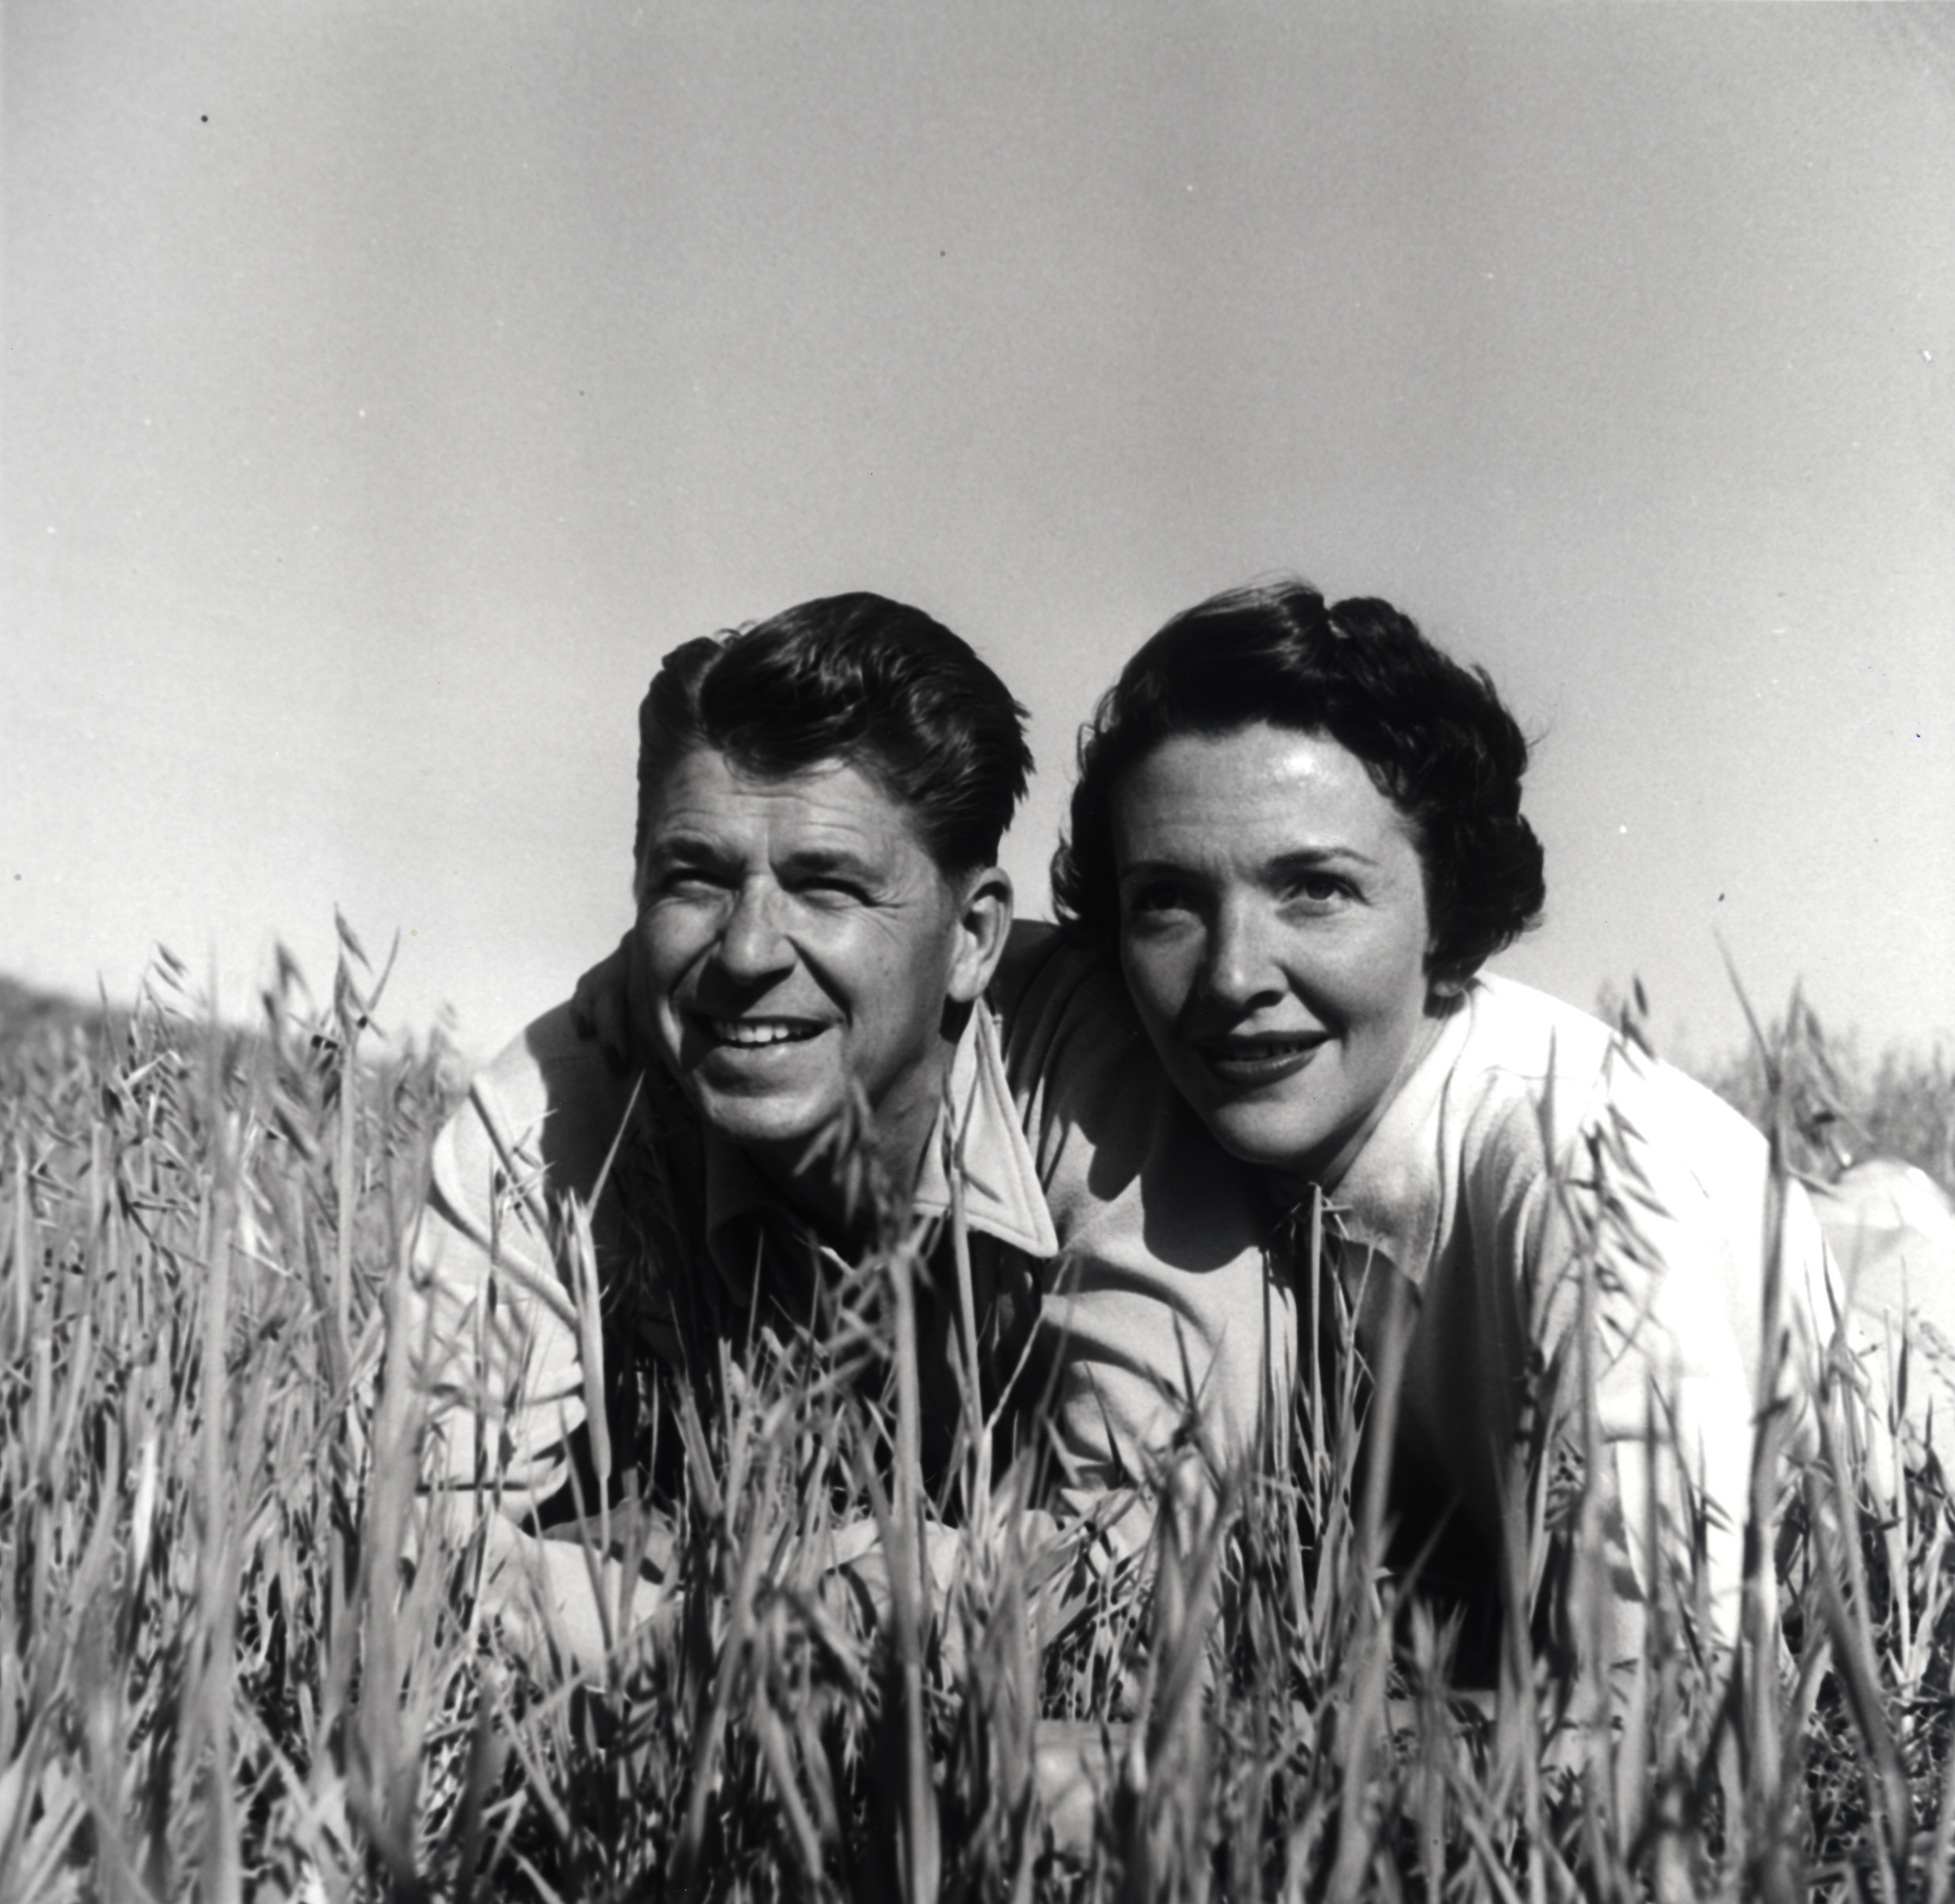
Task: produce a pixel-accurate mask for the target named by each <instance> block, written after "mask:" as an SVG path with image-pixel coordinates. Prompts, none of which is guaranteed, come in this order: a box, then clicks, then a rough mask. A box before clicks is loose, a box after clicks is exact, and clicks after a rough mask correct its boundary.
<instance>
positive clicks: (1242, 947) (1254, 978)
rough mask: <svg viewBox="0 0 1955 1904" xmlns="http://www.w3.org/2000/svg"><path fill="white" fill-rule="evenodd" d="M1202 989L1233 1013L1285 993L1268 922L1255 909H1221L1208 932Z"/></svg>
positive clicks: (1250, 907) (1238, 907)
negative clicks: (1282, 992)
mask: <svg viewBox="0 0 1955 1904" xmlns="http://www.w3.org/2000/svg"><path fill="white" fill-rule="evenodd" d="M1201 986H1202V990H1203V991H1204V992H1205V994H1206V995H1207V996H1208V997H1209V998H1211V999H1212V1001H1213V1002H1214V1003H1217V1004H1218V1005H1223V1006H1225V1007H1227V1008H1228V1009H1230V1010H1231V1011H1238V1012H1240V1011H1247V1010H1249V1009H1250V1008H1251V1007H1252V1006H1254V1005H1256V1004H1259V1003H1262V1001H1264V1000H1265V999H1267V998H1269V997H1271V996H1278V995H1280V994H1281V991H1282V990H1283V978H1282V974H1281V971H1280V970H1279V969H1278V966H1277V963H1276V959H1275V952H1274V947H1273V946H1272V945H1271V942H1270V933H1269V921H1268V920H1265V919H1263V918H1262V915H1261V914H1260V913H1259V912H1258V910H1257V908H1255V907H1253V906H1233V905H1225V906H1224V907H1222V908H1220V909H1219V910H1218V913H1217V914H1216V916H1215V921H1214V924H1213V925H1212V927H1210V929H1209V935H1208V956H1207V958H1205V960H1204V961H1203V965H1202V971H1201Z"/></svg>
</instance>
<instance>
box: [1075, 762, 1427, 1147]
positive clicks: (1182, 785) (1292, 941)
mask: <svg viewBox="0 0 1955 1904" xmlns="http://www.w3.org/2000/svg"><path fill="white" fill-rule="evenodd" d="M1113 844H1114V864H1115V868H1116V870H1117V875H1118V878H1119V890H1120V961H1121V965H1122V967H1123V970H1124V971H1125V973H1126V976H1127V985H1128V989H1129V990H1130V991H1131V992H1132V994H1133V997H1134V1003H1135V1005H1136V1007H1137V1008H1138V1009H1139V1011H1140V1015H1141V1018H1142V1022H1143V1023H1144V1024H1145V1026H1146V1027H1147V1031H1148V1037H1149V1038H1150V1039H1152V1041H1153V1042H1154V1047H1155V1051H1156V1052H1157V1053H1159V1055H1160V1058H1161V1064H1162V1065H1163V1066H1165V1067H1166V1069H1167V1074H1168V1076H1169V1077H1170V1078H1171V1079H1173V1080H1174V1085H1175V1088H1176V1089H1177V1090H1179V1091H1180V1093H1181V1095H1182V1096H1183V1097H1186V1098H1187V1100H1188V1101H1189V1103H1191V1104H1193V1106H1194V1107H1195V1109H1196V1110H1199V1112H1200V1113H1201V1115H1202V1117H1203V1119H1204V1120H1205V1122H1206V1123H1207V1125H1208V1127H1209V1129H1211V1130H1212V1131H1213V1132H1214V1134H1215V1136H1216V1139H1217V1141H1218V1142H1220V1143H1221V1145H1222V1146H1223V1148H1224V1149H1226V1150H1228V1151H1230V1152H1231V1153H1232V1154H1234V1155H1236V1156H1237V1157H1241V1158H1243V1159H1245V1160H1246V1161H1249V1162H1250V1163H1254V1164H1257V1165H1260V1166H1262V1167H1263V1168H1265V1169H1268V1170H1273V1171H1275V1172H1278V1173H1281V1174H1283V1175H1285V1176H1293V1177H1296V1178H1300V1179H1304V1180H1310V1181H1313V1182H1317V1183H1322V1184H1325V1185H1326V1186H1334V1185H1335V1184H1336V1183H1337V1181H1338V1179H1339V1178H1340V1177H1341V1176H1342V1175H1343V1173H1344V1168H1345V1167H1346V1166H1347V1165H1348V1164H1349V1163H1350V1162H1351V1159H1352V1158H1353V1157H1354V1156H1356V1154H1357V1151H1358V1148H1359V1147H1360V1146H1361V1145H1362V1144H1363V1141H1364V1138H1365V1137H1366V1135H1369V1133H1370V1129H1371V1128H1372V1126H1373V1125H1374V1124H1375V1123H1376V1121H1377V1119H1378V1116H1379V1115H1380V1114H1381V1113H1382V1110H1383V1108H1384V1106H1385V1104H1387V1103H1389V1100H1390V1099H1391V1097H1392V1096H1393V1094H1394V1092H1395V1091H1396V1089H1397V1087H1398V1085H1399V1083H1400V1081H1401V1079H1403V1078H1404V1077H1405V1076H1406V1074H1407V1073H1408V1072H1409V1071H1410V1070H1411V1069H1412V1067H1413V1066H1414V1065H1415V1064H1416V1063H1417V1062H1418V1060H1419V1059H1420V1057H1421V1056H1422V1055H1423V1054H1424V1053H1425V1052H1426V1050H1427V1047H1428V1046H1429V1044H1430V1042H1431V1041H1432V1038H1433V1035H1434V1034H1435V1032H1436V1029H1437V1023H1436V1021H1435V1020H1434V1019H1433V1017H1431V1016H1430V1015H1428V1012H1427V1003H1428V999H1429V997H1430V994H1431V987H1430V985H1429V984H1428V981H1427V972H1426V961H1427V953H1428V952H1429V951H1430V949H1431V939H1432V931H1431V924H1430V921H1429V920H1428V919H1427V912H1426V889H1425V877H1424V868H1423V866H1422V864H1421V863H1420V857H1419V849H1418V847H1417V846H1416V845H1415V844H1414V841H1413V837H1412V832H1411V830H1410V828H1409V826H1408V822H1407V820H1406V818H1405V816H1404V815H1403V814H1402V813H1401V812H1400V811H1399V810H1398V808H1397V807H1395V806H1394V805H1393V803H1392V802H1391V801H1390V800H1389V799H1387V798H1386V797H1385V795H1384V794H1381V793H1380V792H1379V791H1378V789H1377V788H1376V787H1375V786H1373V785H1372V783H1371V777H1370V775H1369V774H1368V773H1367V772H1366V771H1365V769H1364V764H1363V762H1362V761H1360V760H1359V759H1358V757H1357V756H1356V755H1355V754H1353V753H1352V752H1351V750H1349V749H1348V748H1346V747H1345V746H1344V745H1343V744H1342V743H1340V742H1338V741H1335V740H1333V739H1332V738H1331V737H1330V736H1329V735H1327V734H1306V733H1300V732H1297V731H1294V730H1293V729H1289V728H1280V727H1270V726H1266V725H1262V724H1256V725H1255V726H1251V727H1244V728H1239V729H1237V731H1234V732H1233V733H1229V734H1222V735H1201V734H1183V735H1178V736H1176V737H1174V739H1172V740H1169V741H1167V742H1166V743H1163V744H1162V745H1161V747H1160V748H1158V749H1156V750H1155V752H1154V753H1152V754H1150V755H1149V756H1148V757H1147V758H1146V759H1145V760H1143V761H1142V762H1140V763H1139V764H1138V765H1137V766H1135V767H1133V768H1131V769H1129V770H1128V772H1127V773H1126V774H1125V775H1123V776H1122V778H1121V779H1120V781H1118V782H1117V785H1116V787H1115V789H1114V798H1113Z"/></svg>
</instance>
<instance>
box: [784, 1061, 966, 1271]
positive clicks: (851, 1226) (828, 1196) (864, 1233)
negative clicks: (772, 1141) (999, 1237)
mask: <svg viewBox="0 0 1955 1904" xmlns="http://www.w3.org/2000/svg"><path fill="white" fill-rule="evenodd" d="M952 1048H953V1047H952V1046H951V1045H949V1044H948V1043H947V1042H946V1045H945V1046H944V1047H943V1050H942V1052H941V1053H940V1055H939V1058H938V1060H937V1061H936V1062H935V1063H934V1064H933V1065H932V1066H931V1067H930V1070H929V1073H928V1075H927V1077H923V1078H920V1079H918V1080H916V1083H915V1085H914V1087H913V1088H912V1089H911V1090H910V1091H908V1093H906V1095H905V1096H904V1097H903V1098H902V1101H901V1102H900V1103H892V1104H884V1105H883V1106H881V1107H880V1108H879V1109H878V1110H870V1109H869V1108H868V1107H864V1112H863V1116H862V1118H861V1119H860V1120H859V1121H855V1122H854V1127H853V1129H837V1130H834V1131H832V1133H831V1134H830V1135H829V1136H828V1137H827V1138H826V1140H823V1141H820V1142H818V1143H817V1144H816V1145H815V1146H814V1147H813V1150H814V1154H812V1155H810V1154H808V1153H807V1152H805V1151H804V1152H803V1153H802V1154H800V1155H797V1156H786V1155H782V1154H778V1153H776V1152H773V1151H767V1152H762V1151H757V1150H756V1151H751V1152H750V1153H749V1155H750V1157H751V1158H752V1160H753V1163H754V1166H755V1167H756V1169H757V1170H758V1171H759V1172H760V1174H761V1176H762V1178H763V1179H764V1180H765V1181H766V1182H767V1184H768V1186H769V1188H770V1189H772V1190H773V1191H774V1192H775V1194H776V1195H777V1196H779V1197H780V1199H781V1201H782V1202H783V1203H785V1204H787V1205H788V1206H789V1207H790V1208H791V1209H793V1210H794V1211H795V1212H796V1213H797V1214H798V1215H800V1217H801V1218H803V1219H804V1220H805V1221H806V1222H807V1224H809V1226H810V1227H811V1228H812V1229H813V1230H814V1232H815V1234H816V1235H817V1236H818V1237H820V1239H821V1240H822V1242H823V1243H826V1244H827V1245H828V1247H829V1248H830V1249H833V1250H834V1251H835V1252H836V1253H837V1254H838V1256H842V1257H844V1258H845V1259H846V1260H848V1261H851V1262H853V1261H855V1260H857V1258H859V1257H860V1256H863V1255H864V1254H865V1253H866V1252H867V1251H869V1250H870V1249H874V1248H875V1246H876V1243H878V1242H880V1241H883V1240H884V1239H886V1238H887V1237H889V1234H890V1233H891V1231H892V1230H901V1228H902V1225H903V1224H905V1223H906V1222H907V1221H908V1217H909V1212H910V1207H911V1205H912V1203H913V1202H914V1199H915V1196H916V1186H917V1182H918V1180H919V1179H920V1178H921V1174H922V1170H923V1158H924V1154H925V1148H926V1147H927V1145H928V1143H929V1142H930V1139H931V1136H932V1135H933V1132H934V1131H935V1129H936V1128H937V1119H938V1116H939V1114H940V1110H941V1109H942V1105H943V1097H944V1082H945V1080H946V1079H947V1078H948V1077H949V1075H950V1065H951V1055H952Z"/></svg>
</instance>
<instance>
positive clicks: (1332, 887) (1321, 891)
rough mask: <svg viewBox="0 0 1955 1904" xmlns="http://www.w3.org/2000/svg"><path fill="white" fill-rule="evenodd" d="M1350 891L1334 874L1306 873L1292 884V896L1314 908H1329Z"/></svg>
mask: <svg viewBox="0 0 1955 1904" xmlns="http://www.w3.org/2000/svg"><path fill="white" fill-rule="evenodd" d="M1349 891H1350V888H1349V887H1348V886H1347V885H1346V884H1345V882H1344V881H1343V880H1341V879H1339V878H1338V876H1336V875H1335V874H1334V873H1305V874H1303V875H1301V876H1300V877H1299V878H1297V879H1295V880H1294V881H1293V882H1291V885H1290V896H1291V898H1293V899H1300V900H1304V901H1307V902H1308V903H1309V904H1311V905H1313V906H1327V905H1330V904H1331V903H1332V901H1336V900H1339V899H1342V898H1343V897H1344V895H1345V894H1346V893H1348V892H1349Z"/></svg>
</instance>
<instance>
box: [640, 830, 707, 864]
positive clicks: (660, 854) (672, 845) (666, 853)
mask: <svg viewBox="0 0 1955 1904" xmlns="http://www.w3.org/2000/svg"><path fill="white" fill-rule="evenodd" d="M645 857H646V858H647V859H649V860H652V859H655V860H659V861H661V862H671V861H674V860H691V861H699V860H719V859H724V857H726V849H725V847H724V845H722V844H721V843H720V842H719V841H718V840H717V839H715V838H713V837H712V835H711V834H710V833H661V834H658V835H656V836H655V838H653V839H652V841H651V842H650V844H649V845H648V846H647V847H646V849H645Z"/></svg>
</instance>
